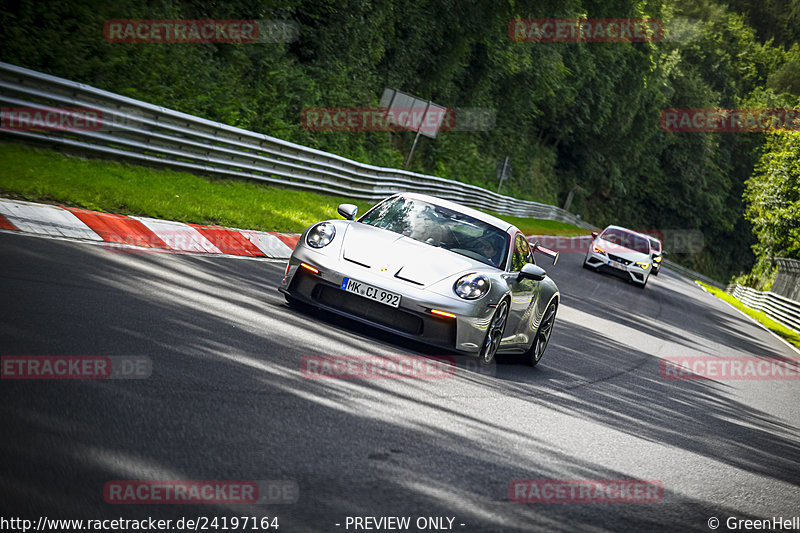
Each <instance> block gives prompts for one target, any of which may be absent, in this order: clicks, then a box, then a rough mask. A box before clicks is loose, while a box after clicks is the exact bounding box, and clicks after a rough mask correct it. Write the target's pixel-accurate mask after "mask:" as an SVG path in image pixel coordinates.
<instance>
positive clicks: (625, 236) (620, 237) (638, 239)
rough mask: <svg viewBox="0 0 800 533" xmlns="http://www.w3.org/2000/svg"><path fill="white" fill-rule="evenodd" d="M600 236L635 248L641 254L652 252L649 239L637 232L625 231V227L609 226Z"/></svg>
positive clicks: (632, 248) (625, 246) (623, 246)
mask: <svg viewBox="0 0 800 533" xmlns="http://www.w3.org/2000/svg"><path fill="white" fill-rule="evenodd" d="M600 238H601V239H603V240H604V241H608V242H610V243H613V244H616V245H619V246H620V247H622V248H627V249H629V250H635V251H637V252H639V253H641V254H649V253H650V243H649V242H648V240H647V239H645V238H644V237H642V236H641V235H637V234H636V233H631V232H630V231H625V230H623V229H617V228H608V229H607V230H605V231H604V232H603V233H602V235H600Z"/></svg>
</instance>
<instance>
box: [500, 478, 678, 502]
mask: <svg viewBox="0 0 800 533" xmlns="http://www.w3.org/2000/svg"><path fill="white" fill-rule="evenodd" d="M663 497H664V485H663V484H662V483H661V482H660V481H654V480H650V479H515V480H513V481H512V482H511V483H509V485H508V498H509V500H511V501H512V502H518V503H657V502H660V501H661V500H662V499H663Z"/></svg>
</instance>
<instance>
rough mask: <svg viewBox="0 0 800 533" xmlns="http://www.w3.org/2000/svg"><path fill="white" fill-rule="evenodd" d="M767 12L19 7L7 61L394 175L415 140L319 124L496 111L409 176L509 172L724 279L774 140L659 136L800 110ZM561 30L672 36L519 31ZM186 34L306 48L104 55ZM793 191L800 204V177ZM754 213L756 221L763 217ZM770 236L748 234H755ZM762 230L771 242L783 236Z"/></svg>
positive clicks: (675, 4) (534, 194)
mask: <svg viewBox="0 0 800 533" xmlns="http://www.w3.org/2000/svg"><path fill="white" fill-rule="evenodd" d="M750 4H751V2H746V1H744V0H740V1H737V2H733V4H731V7H726V4H723V3H721V2H720V3H717V2H716V1H714V0H705V1H701V2H695V1H693V0H658V1H637V0H613V1H605V0H603V1H600V0H596V1H592V0H554V1H551V2H542V1H541V0H535V1H534V0H517V1H515V0H507V1H505V2H464V1H462V0H396V1H389V0H283V1H280V0H276V1H272V2H270V1H256V0H232V1H226V2H216V1H214V0H204V1H202V0H201V1H196V2H180V1H179V0H161V1H158V2H141V1H140V0H119V1H116V2H81V1H78V0H62V1H48V2H21V3H17V4H15V3H6V4H4V5H3V7H0V32H1V35H0V59H2V60H3V61H7V62H10V63H14V64H18V65H22V66H26V67H30V68H34V69H37V70H42V71H45V72H48V73H52V74H55V75H58V76H63V77H66V78H69V79H73V80H77V81H81V82H85V83H88V84H91V85H95V86H99V87H101V88H104V89H108V90H111V91H115V92H118V93H122V94H125V95H128V96H131V97H134V98H138V99H142V100H145V101H149V102H152V103H156V104H159V105H163V106H166V107H170V108H174V109H179V110H181V111H185V112H187V113H192V114H197V115H201V116H204V117H207V118H210V119H213V120H218V121H222V122H226V123H229V124H233V125H236V126H239V127H243V128H247V129H252V130H256V131H261V132H264V133H267V134H269V135H273V136H276V137H280V138H283V139H287V140H290V141H294V142H298V143H302V144H306V145H309V146H313V147H316V148H320V149H323V150H327V151H331V152H334V153H337V154H340V155H343V156H347V157H351V158H355V159H357V160H360V161H365V162H369V163H373V164H378V165H385V166H402V165H403V161H404V159H405V157H406V156H407V154H408V152H409V150H410V148H411V145H412V143H413V140H414V136H413V134H411V133H408V132H401V133H389V132H368V133H365V132H359V133H353V132H313V131H309V130H306V129H304V128H303V127H302V125H301V121H300V114H301V112H302V110H303V109H305V108H308V107H340V106H354V107H367V106H376V105H377V104H378V101H379V98H380V96H381V93H382V91H383V89H384V88H385V87H392V88H396V89H399V90H401V91H404V92H407V93H411V94H414V95H417V96H419V97H421V98H425V99H431V100H433V101H434V102H436V103H439V104H441V105H445V106H448V107H452V108H463V107H473V108H474V107H478V108H485V109H489V110H493V111H494V112H495V113H496V122H495V124H494V127H493V128H491V129H488V130H487V131H451V132H444V133H442V134H440V136H439V137H438V138H437V139H435V140H433V139H428V138H424V137H423V138H421V140H420V141H419V144H418V146H417V151H416V152H415V155H414V158H413V160H412V161H411V165H410V169H411V170H415V171H419V172H424V173H429V174H436V175H439V176H444V177H449V178H453V179H458V180H462V181H465V182H469V183H474V184H478V185H481V186H485V187H487V188H490V189H496V188H497V185H498V184H497V169H498V165H499V163H500V162H501V161H502V160H503V158H504V157H506V156H509V157H510V161H511V168H512V172H511V176H510V178H509V179H508V181H507V182H506V183H505V184H504V185H503V192H504V193H506V194H510V195H515V196H518V197H522V198H528V199H533V200H538V201H543V202H547V203H553V204H558V205H563V204H564V202H565V201H566V199H567V197H568V196H569V195H570V192H572V193H573V196H574V199H573V201H572V203H571V207H570V209H571V210H572V211H573V212H576V213H580V214H581V215H582V216H583V217H584V218H585V219H587V220H589V221H591V222H592V223H594V224H595V225H598V226H602V225H604V224H607V223H612V222H614V223H619V224H623V225H626V226H629V227H635V228H654V229H657V228H664V229H678V230H687V231H688V230H700V231H702V233H703V236H704V243H705V248H704V249H703V250H702V251H701V252H700V253H694V254H690V255H689V254H687V255H681V254H674V255H673V256H671V258H674V259H679V260H682V261H683V262H685V263H686V264H688V265H689V266H692V267H694V268H697V269H699V270H701V271H705V272H707V273H709V274H711V275H713V276H715V277H717V278H719V279H723V278H727V277H729V276H730V275H731V274H733V273H736V272H739V271H745V270H749V268H750V265H751V264H752V263H753V259H754V257H753V252H752V251H751V249H750V247H751V245H752V244H754V242H755V241H754V239H753V235H752V232H751V226H750V224H749V223H748V222H747V220H746V219H745V217H744V216H743V214H744V211H745V204H744V201H743V194H744V191H745V182H746V180H747V179H748V178H749V177H750V176H751V174H752V173H753V169H754V167H755V165H756V163H757V162H758V159H759V156H760V154H761V153H762V148H761V147H762V145H763V144H764V142H765V134H763V133H675V132H666V131H664V130H662V129H661V128H660V126H659V118H660V116H661V110H662V109H664V108H739V107H750V108H754V107H769V108H778V107H792V106H793V105H794V104H795V103H796V102H797V95H798V94H800V51H799V50H798V46H797V44H796V33H795V32H796V28H797V25H796V24H789V23H787V22H786V21H789V22H790V21H792V20H796V17H797V16H798V15H799V14H800V13H798V12H797V10H796V9H795V8H793V7H791V6H783V5H782V4H781V3H779V2H766V3H760V4H758V5H757V6H755V7H753V6H751V5H750ZM551 17H558V18H577V17H581V18H582V17H589V18H623V17H634V18H639V17H652V18H656V19H660V20H662V21H663V24H664V26H665V27H666V28H667V38H666V39H664V40H661V41H657V42H639V43H602V42H583V43H548V44H545V43H532V42H515V41H514V40H512V39H511V38H510V37H509V34H508V28H509V22H510V21H511V20H512V19H515V18H551ZM177 18H182V19H206V18H214V19H242V18H246V19H259V20H264V19H280V20H292V21H294V22H296V23H297V24H299V27H300V34H299V35H300V36H299V39H297V40H294V41H292V42H289V43H259V44H123V43H110V42H107V41H106V40H105V39H104V38H103V24H104V22H105V21H107V20H109V19H177ZM765 20H767V21H768V20H774V21H779V22H780V23H776V24H773V25H770V24H763V23H762V22H763V21H765ZM770 142H771V143H772V144H770V145H769V146H770V147H771V148H768V150H773V148H775V149H777V146H773V145H774V144H775V143H777V142H778V141H770ZM787 142H788V141H787ZM781 150H783V148H781ZM765 164H767V163H765V162H764V161H763V160H762V162H761V166H760V167H759V168H761V169H762V170H760V171H759V172H760V173H761V175H764V173H765V172H767V171H766V170H764V165H765ZM773 174H775V173H773ZM776 179H777V178H776ZM794 183H795V189H794V190H795V194H796V178H795V182H794ZM755 187H756V186H755V185H751V189H752V190H753V191H755V190H756V189H755ZM748 194H749V193H748ZM755 205H756V204H753V206H755ZM757 205H759V206H761V207H758V208H756V207H751V212H752V213H755V212H756V211H755V210H757V209H762V208H763V204H757ZM795 205H796V204H795ZM767 209H769V207H767ZM794 213H795V214H794V216H795V217H797V214H796V211H795V212H794ZM762 218H763V217H761V218H760V215H758V216H757V215H753V216H751V220H754V222H755V224H756V227H757V228H759V227H760V226H759V224H760V222H759V221H760V220H761V219H762ZM795 220H796V218H795ZM769 227H770V228H773V226H769ZM794 227H795V228H796V226H794ZM758 231H759V237H764V236H765V235H766V233H764V231H767V230H766V229H765V230H763V231H762V229H759V230H758ZM778 231H781V230H780V228H778ZM795 236H796V234H795ZM770 238H771V237H770ZM795 238H796V237H795ZM766 250H767V248H764V247H757V248H756V252H757V253H759V254H762V255H763V254H767V253H773V252H775V251H776V249H773V248H769V252H767V251H766ZM781 250H783V249H781ZM786 250H789V248H787V249H786Z"/></svg>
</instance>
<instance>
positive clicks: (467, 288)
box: [453, 274, 491, 300]
mask: <svg viewBox="0 0 800 533" xmlns="http://www.w3.org/2000/svg"><path fill="white" fill-rule="evenodd" d="M490 286H491V283H489V280H488V278H486V276H483V275H481V274H467V275H466V276H461V277H460V278H459V279H458V281H456V284H455V285H453V291H455V293H456V294H457V295H458V296H459V297H461V298H464V299H465V300H477V299H478V298H480V297H481V296H483V295H484V294H486V293H487V292H489V287H490Z"/></svg>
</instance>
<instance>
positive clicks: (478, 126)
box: [300, 107, 497, 133]
mask: <svg viewBox="0 0 800 533" xmlns="http://www.w3.org/2000/svg"><path fill="white" fill-rule="evenodd" d="M496 121H497V113H496V111H494V110H493V109H487V108H480V107H459V108H440V107H435V108H434V107H432V108H430V109H428V110H426V109H425V108H417V107H414V108H411V107H409V108H392V109H385V108H380V107H309V108H306V109H303V111H302V112H301V113H300V124H301V125H302V127H303V128H304V129H307V130H310V131H351V132H363V131H404V130H411V131H418V130H419V131H421V132H431V133H433V132H437V131H489V130H491V129H492V128H494V126H495V123H496Z"/></svg>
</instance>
